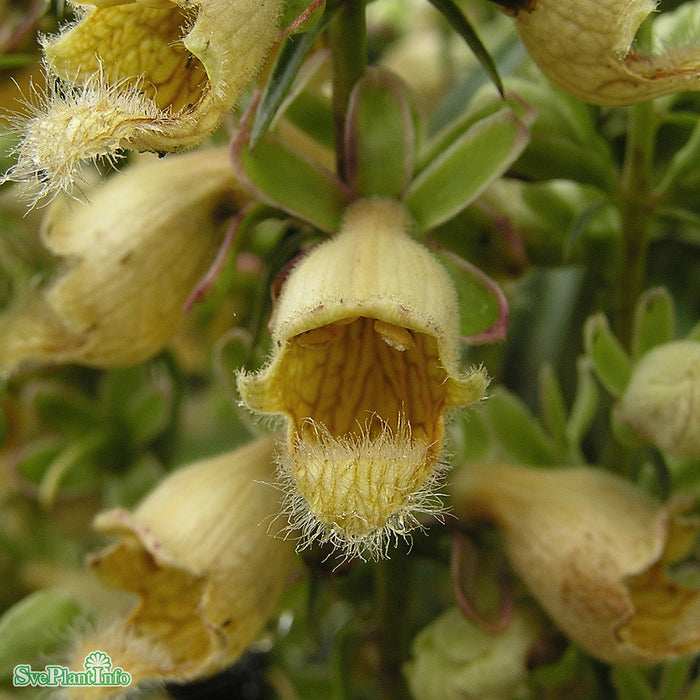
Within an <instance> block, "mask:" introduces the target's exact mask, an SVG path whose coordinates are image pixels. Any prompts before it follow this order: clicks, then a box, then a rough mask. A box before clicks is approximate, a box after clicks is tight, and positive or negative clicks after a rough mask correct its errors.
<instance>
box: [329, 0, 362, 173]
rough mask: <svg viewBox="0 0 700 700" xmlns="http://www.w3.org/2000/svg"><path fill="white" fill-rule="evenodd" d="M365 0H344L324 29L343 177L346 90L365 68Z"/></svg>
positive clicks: (347, 99)
mask: <svg viewBox="0 0 700 700" xmlns="http://www.w3.org/2000/svg"><path fill="white" fill-rule="evenodd" d="M365 2H366V0H344V2H343V3H342V7H341V9H340V12H339V13H338V16H337V17H336V19H335V21H334V22H333V23H332V24H331V26H330V27H329V28H328V41H329V44H330V51H331V59H332V63H333V123H334V128H335V146H336V163H337V168H338V175H339V176H340V177H341V178H342V179H343V180H344V179H345V147H344V140H345V120H346V116H347V111H348V104H349V102H350V93H351V91H352V88H353V86H354V85H355V83H356V82H357V81H358V80H359V79H360V78H361V77H362V76H363V75H364V74H365V71H366V70H367V20H366V17H365Z"/></svg>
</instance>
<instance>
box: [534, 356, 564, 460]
mask: <svg viewBox="0 0 700 700" xmlns="http://www.w3.org/2000/svg"><path fill="white" fill-rule="evenodd" d="M539 389H540V391H539V395H540V404H541V406H542V417H543V419H544V424H545V426H546V427H547V430H548V431H549V433H550V435H551V436H552V437H553V438H554V440H555V441H556V443H557V445H559V447H560V448H561V449H562V451H564V450H566V448H567V447H568V438H567V434H566V423H567V418H568V415H567V409H566V402H565V401H564V395H563V393H562V390H561V384H560V383H559V379H558V378H557V375H556V373H555V371H554V368H553V367H552V365H551V364H549V363H547V364H544V365H542V367H541V369H540V374H539Z"/></svg>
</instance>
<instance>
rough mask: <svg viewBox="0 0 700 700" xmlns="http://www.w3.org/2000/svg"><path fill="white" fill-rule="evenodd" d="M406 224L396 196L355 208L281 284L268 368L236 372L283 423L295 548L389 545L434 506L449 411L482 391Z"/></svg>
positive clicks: (446, 302) (445, 293)
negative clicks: (462, 366)
mask: <svg viewBox="0 0 700 700" xmlns="http://www.w3.org/2000/svg"><path fill="white" fill-rule="evenodd" d="M410 228H411V220H410V217H409V215H408V213H407V211H406V209H405V208H404V207H403V206H402V205H401V204H399V203H398V202H394V201H392V200H388V199H379V198H377V199H366V200H360V201H358V202H356V203H354V204H353V205H351V207H350V208H349V209H348V211H347V212H346V214H345V218H344V221H343V224H342V226H341V229H340V232H339V233H338V234H337V235H335V236H334V237H332V238H331V239H330V240H329V241H326V242H325V243H323V244H321V245H319V246H318V247H316V248H315V249H313V250H312V251H311V252H310V253H309V254H308V255H306V257H304V258H302V259H301V260H300V261H299V262H298V263H297V264H296V265H295V266H294V267H293V269H292V271H291V272H290V273H289V275H288V277H287V279H286V280H285V281H284V284H283V287H282V290H281V293H280V296H279V298H278V299H277V303H276V308H275V310H274V312H273V318H272V321H271V329H272V342H273V355H272V358H271V360H270V362H269V364H268V365H267V366H266V367H265V368H264V369H263V370H261V371H260V372H258V373H254V374H253V373H241V374H240V375H239V378H238V386H239V389H240V392H241V395H242V397H243V400H244V402H245V403H246V404H247V406H248V407H249V408H251V409H252V410H254V411H258V412H261V413H273V414H275V413H276V414H282V415H284V416H285V417H286V418H287V420H288V440H287V444H286V445H285V446H284V448H283V449H282V450H281V453H280V455H279V461H280V473H281V477H282V480H283V481H284V482H285V485H286V486H287V488H288V495H287V512H288V517H289V523H290V527H291V528H292V529H296V528H298V529H300V530H301V537H302V546H303V544H305V543H308V542H310V541H312V540H314V539H318V540H320V541H322V542H330V543H332V544H333V545H335V546H337V547H338V548H340V549H341V550H342V552H343V553H344V554H345V555H346V556H351V555H363V553H367V554H369V555H370V556H373V557H377V556H381V555H385V553H386V548H387V546H388V544H389V539H390V537H391V536H392V535H397V536H398V535H405V534H406V533H407V532H409V531H410V530H411V529H412V528H413V527H415V526H416V525H417V524H418V520H417V518H416V514H417V513H422V512H436V511H439V510H440V508H441V503H440V499H439V498H438V497H437V496H436V495H435V487H436V484H437V483H438V481H439V477H440V475H441V473H442V471H443V468H442V467H441V465H440V463H439V458H440V455H441V450H442V445H443V430H444V416H445V413H446V412H447V411H448V410H449V409H451V408H453V407H457V406H465V405H466V404H469V403H472V402H474V401H477V400H479V399H480V398H481V397H482V396H483V394H484V391H485V389H486V385H487V379H486V376H485V374H484V372H483V370H481V369H472V370H471V371H470V372H468V373H466V374H461V373H460V371H459V369H458V354H459V311H458V306H457V298H456V293H455V290H454V287H453V285H452V282H451V280H450V278H449V276H448V275H447V273H446V271H445V270H444V268H442V266H441V265H440V264H439V262H438V261H437V260H436V259H435V257H434V256H433V255H432V254H431V253H430V252H429V251H428V250H427V249H426V248H425V247H424V246H422V245H421V244H419V243H418V242H416V241H414V240H413V239H411V238H410V236H409V231H410Z"/></svg>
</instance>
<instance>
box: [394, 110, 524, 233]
mask: <svg viewBox="0 0 700 700" xmlns="http://www.w3.org/2000/svg"><path fill="white" fill-rule="evenodd" d="M527 139H528V131H527V128H526V127H525V125H524V124H523V123H522V122H521V121H520V120H519V119H518V118H517V117H516V115H515V114H514V113H513V112H512V110H510V109H503V110H501V111H500V112H498V113H497V114H494V115H492V116H490V117H487V118H486V119H483V120H481V121H480V122H478V123H476V124H474V125H473V126H472V127H471V128H469V129H468V130H467V131H466V132H465V133H464V134H463V135H462V136H461V137H460V138H459V139H457V140H456V141H455V142H454V143H453V144H452V145H451V146H450V147H449V148H448V149H447V150H446V151H445V152H444V153H442V155H440V156H439V157H437V158H436V159H435V160H434V161H433V162H432V163H431V164H430V165H428V166H427V167H426V168H425V169H424V170H423V171H422V172H421V173H420V174H419V175H418V176H417V177H416V178H415V179H414V181H413V182H412V184H411V186H410V187H409V190H408V192H407V194H406V197H405V200H404V201H405V203H406V206H407V207H408V208H409V210H410V211H411V213H412V214H413V216H414V218H415V219H416V221H417V223H418V227H419V229H420V230H421V231H423V232H424V231H427V230H430V229H431V228H434V227H435V226H437V225H439V224H441V223H443V222H445V221H447V220H448V219H450V218H451V217H452V216H454V215H455V214H457V213H458V212H459V211H461V210H462V209H464V207H466V206H467V205H468V204H469V203H470V202H472V201H473V200H474V199H475V198H476V197H478V196H479V194H480V193H481V192H482V191H483V189H484V188H485V187H486V186H487V185H489V184H490V183H491V182H492V181H493V180H494V179H496V178H497V177H499V176H500V175H502V174H503V173H504V172H505V171H506V170H507V168H508V167H509V166H510V165H511V163H513V161H514V160H515V159H516V158H517V157H518V155H519V154H520V153H521V152H522V150H523V148H524V147H525V145H526V144H527Z"/></svg>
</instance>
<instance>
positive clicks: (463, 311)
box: [430, 243, 508, 345]
mask: <svg viewBox="0 0 700 700" xmlns="http://www.w3.org/2000/svg"><path fill="white" fill-rule="evenodd" d="M430 247H431V248H433V249H434V250H435V251H436V252H437V253H438V254H439V255H440V257H441V262H442V263H443V264H444V266H445V268H446V269H447V271H448V272H449V273H450V274H451V276H452V279H453V281H454V285H455V289H456V290H457V297H458V300H459V309H460V334H461V336H462V342H464V343H467V344H469V345H484V344H487V343H495V342H497V341H499V340H503V338H505V335H506V331H507V329H508V301H507V300H506V296H505V294H504V293H503V290H502V289H501V288H500V287H499V286H498V284H497V283H496V282H495V281H494V280H492V279H491V278H490V277H489V276H488V275H487V274H486V273H485V272H482V271H481V270H480V269H479V268H478V267H476V266H475V265H472V264H471V263H470V262H468V261H467V260H464V259H463V258H461V257H460V256H458V255H456V254H455V253H453V252H452V251H449V250H445V249H443V248H441V247H439V246H437V245H435V244H432V243H431V244H430Z"/></svg>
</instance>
